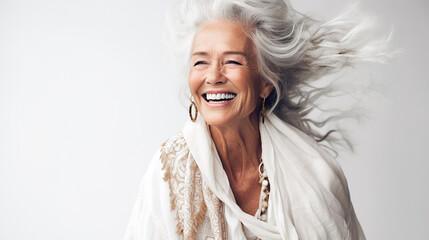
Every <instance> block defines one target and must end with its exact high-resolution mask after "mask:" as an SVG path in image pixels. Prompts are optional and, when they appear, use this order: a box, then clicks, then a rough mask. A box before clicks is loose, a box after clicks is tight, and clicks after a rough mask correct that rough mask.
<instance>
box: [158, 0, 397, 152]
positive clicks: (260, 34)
mask: <svg viewBox="0 0 429 240" xmlns="http://www.w3.org/2000/svg"><path fill="white" fill-rule="evenodd" d="M210 20H226V21H234V22H237V23H239V24H242V25H243V29H244V30H245V31H246V33H247V34H248V36H249V38H250V39H251V40H252V41H253V43H254V45H255V48H256V55H257V63H258V68H259V73H260V74H261V76H262V78H263V79H264V80H265V81H268V82H270V83H271V84H272V85H273V86H274V90H273V92H272V93H271V94H270V96H269V97H268V98H267V99H266V101H265V103H266V107H267V108H268V109H270V111H273V112H274V113H275V114H276V115H277V116H278V117H279V118H281V119H282V120H284V121H285V122H287V123H289V124H291V125H292V126H294V127H296V128H298V129H300V130H301V131H303V132H305V133H306V134H308V135H309V136H311V137H312V138H314V139H315V140H316V141H319V142H321V141H325V142H326V143H327V144H328V147H332V146H333V144H334V143H338V142H341V141H342V142H343V144H342V145H346V146H347V147H348V148H349V149H352V145H351V144H350V143H349V141H348V140H347V138H345V136H344V135H343V134H342V133H341V131H339V134H335V135H336V136H332V135H331V133H332V132H334V131H336V130H338V129H335V130H326V129H323V127H324V126H325V124H326V123H328V122H332V121H335V120H339V119H342V118H347V117H350V116H353V115H354V113H353V110H349V111H340V112H338V111H337V112H335V113H334V112H332V114H330V115H329V116H328V117H325V118H322V119H320V118H319V119H318V120H315V119H314V117H313V118H312V117H311V116H310V115H311V113H312V112H313V111H314V110H316V109H318V110H321V108H320V106H319V105H318V100H320V99H321V98H323V97H326V96H333V95H335V94H338V92H339V91H340V90H339V89H336V88H335V84H332V83H331V84H327V85H324V86H317V84H315V83H316V82H317V81H318V80H319V79H321V78H322V77H323V76H325V75H328V74H331V73H335V72H338V71H339V70H341V69H343V68H344V67H347V66H353V65H355V64H358V63H362V62H384V61H385V60H386V59H387V58H389V57H390V55H391V54H389V53H388V51H387V49H386V46H387V44H386V41H387V40H370V39H366V33H367V31H368V29H370V28H371V25H372V23H371V21H368V20H367V18H364V17H362V16H361V15H360V14H359V13H358V12H357V11H354V10H353V9H352V10H351V11H348V12H346V13H344V14H342V15H340V16H338V17H337V18H335V19H333V20H331V21H327V22H323V21H318V20H315V19H313V18H310V17H307V16H305V15H303V14H301V13H299V12H297V11H295V10H294V9H293V8H292V7H291V5H290V3H289V2H288V1H287V0H182V1H178V2H177V3H176V4H175V5H173V7H172V8H171V10H170V12H169V14H168V15H167V26H168V30H167V35H166V36H167V41H168V45H169V47H170V48H171V49H172V51H173V52H174V53H175V58H176V59H177V60H178V61H177V64H182V66H181V67H182V69H183V70H184V71H183V73H184V75H185V76H184V77H185V79H187V77H188V71H189V67H190V65H189V64H190V57H191V47H192V42H193V39H194V36H195V33H196V32H197V30H198V29H199V28H200V27H201V26H202V25H203V24H204V23H206V22H208V21H210ZM247 29H250V30H247ZM322 111H323V110H322ZM344 143H345V144H344Z"/></svg>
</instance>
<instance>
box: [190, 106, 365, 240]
mask: <svg viewBox="0 0 429 240" xmlns="http://www.w3.org/2000/svg"><path fill="white" fill-rule="evenodd" d="M259 127H260V134H261V142H262V159H263V161H264V166H265V169H266V171H267V173H268V178H269V180H270V185H271V192H270V199H269V209H268V220H267V222H261V221H259V220H257V219H256V218H255V217H254V216H251V215H249V214H247V213H245V212H243V211H242V210H241V209H240V207H239V206H238V205H237V204H236V202H235V200H234V195H233V193H232V191H231V188H230V185H229V182H228V178H227V175H226V173H225V171H224V170H223V167H222V163H221V161H220V158H219V155H218V153H217V150H216V147H215V145H214V143H213V141H212V138H211V135H210V132H209V130H208V127H207V125H206V123H205V121H204V119H203V118H202V117H201V116H199V117H198V119H197V121H196V122H191V121H188V122H187V123H186V125H185V127H184V129H183V137H184V139H185V141H186V144H187V146H188V148H189V152H190V154H191V155H192V156H193V158H194V160H195V163H196V165H197V166H198V168H199V170H200V173H201V177H202V179H203V181H204V183H205V184H206V185H207V186H208V188H209V189H210V190H211V191H212V193H213V194H214V195H215V196H216V197H217V198H218V199H219V200H220V201H222V202H223V203H224V205H225V209H224V213H225V219H226V221H227V223H228V224H227V225H228V236H229V239H234V240H246V238H245V235H244V233H243V231H242V225H241V224H244V225H245V226H246V227H247V228H249V229H251V230H252V231H253V233H254V234H255V235H257V236H258V237H260V238H261V239H273V240H275V239H288V240H296V239H341V240H345V239H350V240H355V239H365V237H364V234H363V232H362V229H361V227H360V225H359V222H358V220H357V218H356V215H355V213H354V210H353V206H352V203H351V200H350V194H349V190H348V187H347V181H346V179H345V177H344V174H343V172H342V170H341V168H340V166H339V164H338V163H337V161H336V160H335V159H334V158H333V157H332V156H331V155H329V154H328V153H327V152H326V151H324V149H322V148H321V147H320V146H319V145H318V144H317V143H316V142H315V141H314V140H313V139H312V138H310V137H309V136H307V135H305V134H304V133H302V132H301V131H300V130H298V129H296V128H294V127H292V126H290V125H288V124H287V123H285V122H284V121H282V120H280V119H279V118H278V117H277V116H275V115H274V114H273V113H270V114H268V115H267V117H266V119H265V123H261V124H260V126H259Z"/></svg>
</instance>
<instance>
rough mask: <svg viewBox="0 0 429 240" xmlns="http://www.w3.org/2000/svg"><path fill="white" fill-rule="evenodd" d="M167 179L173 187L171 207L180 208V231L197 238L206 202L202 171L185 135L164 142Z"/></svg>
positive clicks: (184, 236)
mask: <svg viewBox="0 0 429 240" xmlns="http://www.w3.org/2000/svg"><path fill="white" fill-rule="evenodd" d="M160 158H161V161H162V165H163V167H162V169H163V170H165V173H164V181H166V182H168V185H169V187H170V204H171V209H172V210H176V219H177V221H178V224H177V226H176V229H177V232H178V233H181V234H183V239H184V240H193V239H195V235H196V231H197V227H198V225H199V224H200V223H201V222H202V221H203V220H204V216H205V213H206V209H207V207H206V205H205V202H204V197H203V192H202V180H201V173H200V171H199V170H198V167H197V165H196V163H195V161H194V160H193V158H192V156H191V154H190V153H189V149H188V147H187V145H186V142H185V139H184V138H183V135H182V134H179V135H178V136H176V137H172V138H170V139H168V140H167V141H166V142H165V143H164V144H162V148H161V155H160Z"/></svg>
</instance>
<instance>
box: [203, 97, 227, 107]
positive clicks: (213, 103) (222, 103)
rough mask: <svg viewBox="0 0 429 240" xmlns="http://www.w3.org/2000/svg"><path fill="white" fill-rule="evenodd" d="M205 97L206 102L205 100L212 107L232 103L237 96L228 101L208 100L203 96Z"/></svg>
mask: <svg viewBox="0 0 429 240" xmlns="http://www.w3.org/2000/svg"><path fill="white" fill-rule="evenodd" d="M203 99H204V102H205V103H206V104H207V105H209V106H210V107H224V106H226V105H228V104H230V103H231V102H232V101H234V100H235V98H233V99H231V100H229V101H226V102H209V101H207V100H206V99H205V98H203Z"/></svg>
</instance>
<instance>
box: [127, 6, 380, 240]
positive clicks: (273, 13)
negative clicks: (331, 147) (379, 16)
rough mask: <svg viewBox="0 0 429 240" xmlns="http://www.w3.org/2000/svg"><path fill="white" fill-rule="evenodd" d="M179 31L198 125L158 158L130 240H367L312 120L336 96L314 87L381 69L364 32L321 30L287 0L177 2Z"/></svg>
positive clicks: (342, 27)
mask: <svg viewBox="0 0 429 240" xmlns="http://www.w3.org/2000/svg"><path fill="white" fill-rule="evenodd" d="M170 26H172V29H171V30H170V36H172V37H173V39H174V40H175V42H176V43H182V44H181V45H177V46H176V45H174V46H175V48H176V50H177V51H178V52H181V53H182V55H181V56H182V61H183V59H186V61H185V62H186V65H187V68H186V69H187V78H188V83H189V91H190V95H191V106H190V109H189V113H190V120H189V121H188V123H186V125H185V127H184V129H183V131H182V132H181V133H180V134H179V135H177V136H175V137H172V138H170V139H168V140H167V141H166V142H165V143H164V144H163V145H162V147H161V148H160V150H159V152H158V153H157V154H156V155H155V157H154V158H153V160H152V162H151V164H150V166H149V168H148V170H147V173H146V175H145V177H144V178H143V181H142V184H141V189H140V194H139V197H138V199H137V201H136V204H135V206H134V210H133V215H132V218H131V221H130V224H129V227H128V230H127V233H126V237H125V239H127V240H143V239H234V240H244V239H289V240H293V239H364V238H365V237H364V234H363V232H362V229H361V227H360V225H359V222H358V220H357V218H356V215H355V212H354V210H353V206H352V203H351V200H350V195H349V190H348V187H347V182H346V179H345V177H344V174H343V172H342V170H341V168H340V166H339V165H338V163H337V162H336V160H335V159H334V158H333V157H332V156H331V155H330V154H328V153H327V152H326V151H325V150H324V149H322V148H321V147H320V145H319V142H321V141H324V140H327V139H329V137H330V136H328V135H329V133H331V131H330V132H328V133H319V132H320V129H319V130H318V129H317V128H316V127H317V126H321V125H323V122H324V121H323V120H321V122H322V123H321V124H319V123H318V122H317V121H315V120H312V119H310V118H309V116H308V115H309V113H310V112H311V110H312V109H314V108H316V107H317V106H316V105H315V104H314V103H315V99H317V96H320V95H322V93H327V92H328V90H327V89H326V88H316V87H311V82H312V81H316V80H317V79H318V78H320V77H321V76H323V75H325V74H327V73H331V72H333V71H337V70H339V69H341V68H342V67H344V66H348V65H350V64H352V63H354V62H355V60H356V59H358V60H374V59H376V58H373V56H374V54H375V53H374V52H370V50H371V49H372V50H374V49H376V48H375V47H374V45H371V44H372V43H367V44H365V43H362V42H360V41H357V38H356V37H357V36H359V32H360V30H361V29H363V28H364V26H362V25H359V24H354V23H352V22H350V21H348V20H347V18H346V17H340V18H337V19H334V20H333V21H331V22H327V23H321V22H317V21H315V20H312V19H310V18H308V17H305V16H303V15H301V14H299V13H297V12H296V11H294V10H293V9H292V8H291V6H290V5H289V3H288V2H285V1H284V0H270V1H266V0H185V1H180V2H179V3H178V5H177V6H176V7H175V8H174V12H172V13H171V14H170ZM354 43H356V44H354ZM173 44H174V42H173ZM183 46H185V47H183Z"/></svg>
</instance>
